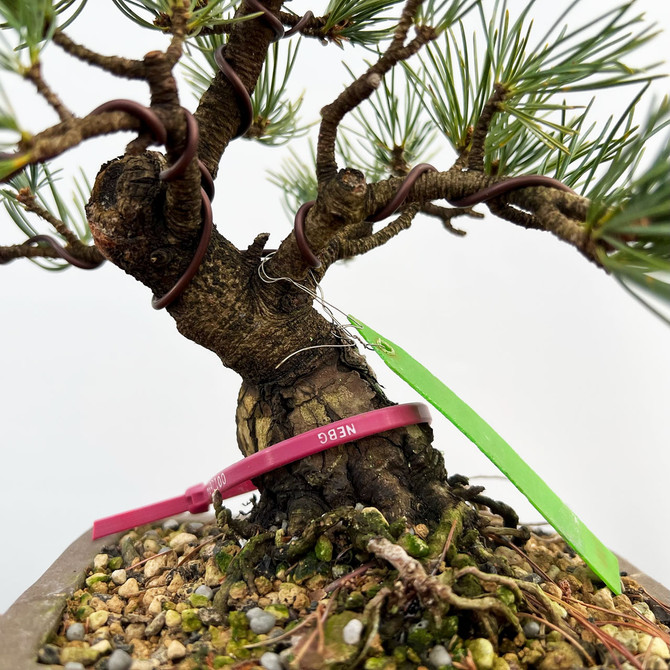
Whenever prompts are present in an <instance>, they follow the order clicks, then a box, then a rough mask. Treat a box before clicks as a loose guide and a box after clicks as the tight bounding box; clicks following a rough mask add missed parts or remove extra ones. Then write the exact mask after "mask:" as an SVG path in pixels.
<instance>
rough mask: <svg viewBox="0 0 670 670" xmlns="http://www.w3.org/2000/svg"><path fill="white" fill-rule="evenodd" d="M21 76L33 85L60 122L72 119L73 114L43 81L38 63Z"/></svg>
mask: <svg viewBox="0 0 670 670" xmlns="http://www.w3.org/2000/svg"><path fill="white" fill-rule="evenodd" d="M23 76H24V77H25V78H26V79H28V81H31V82H32V83H33V84H34V85H35V88H36V89H37V92H38V93H39V94H40V95H41V96H42V97H43V98H44V99H45V100H46V101H47V103H49V105H51V107H52V108H53V109H54V110H55V112H56V114H58V118H59V119H60V120H61V121H67V120H68V119H71V118H73V117H74V114H73V113H72V112H71V111H70V110H69V109H68V108H67V107H66V106H65V105H64V104H63V102H62V101H61V99H60V98H59V97H58V96H57V95H56V93H55V92H54V91H53V90H52V89H51V88H50V87H49V86H48V85H47V83H46V82H45V81H44V79H43V77H42V68H41V66H40V63H39V61H36V62H35V63H33V64H32V66H31V67H30V68H28V69H27V70H26V71H25V73H24V75H23Z"/></svg>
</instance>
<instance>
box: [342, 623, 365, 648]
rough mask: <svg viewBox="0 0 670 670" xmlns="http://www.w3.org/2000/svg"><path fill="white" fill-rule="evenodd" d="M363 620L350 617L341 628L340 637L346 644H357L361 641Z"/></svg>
mask: <svg viewBox="0 0 670 670" xmlns="http://www.w3.org/2000/svg"><path fill="white" fill-rule="evenodd" d="M362 632H363V622H362V621H361V620H360V619H352V620H351V621H350V622H349V623H348V624H347V625H346V626H345V627H344V628H343V629H342V639H343V640H344V642H345V643H346V644H358V643H359V642H360V641H361V633H362Z"/></svg>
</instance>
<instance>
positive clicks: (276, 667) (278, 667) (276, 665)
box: [260, 651, 284, 670]
mask: <svg viewBox="0 0 670 670" xmlns="http://www.w3.org/2000/svg"><path fill="white" fill-rule="evenodd" d="M260 660H261V665H262V666H263V667H264V668H265V670H284V664H283V663H282V661H281V658H280V656H279V654H275V653H273V652H271V651H266V652H265V653H264V654H263V655H262V656H261V659H260Z"/></svg>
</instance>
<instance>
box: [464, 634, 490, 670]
mask: <svg viewBox="0 0 670 670" xmlns="http://www.w3.org/2000/svg"><path fill="white" fill-rule="evenodd" d="M465 646H466V647H467V648H468V649H469V650H470V653H471V654H472V660H473V661H474V662H475V665H476V666H477V670H492V668H493V664H494V662H495V659H496V655H495V652H494V651H493V645H492V644H491V643H490V642H489V641H488V640H485V639H484V638H483V637H478V638H475V639H474V640H468V641H467V642H466V643H465Z"/></svg>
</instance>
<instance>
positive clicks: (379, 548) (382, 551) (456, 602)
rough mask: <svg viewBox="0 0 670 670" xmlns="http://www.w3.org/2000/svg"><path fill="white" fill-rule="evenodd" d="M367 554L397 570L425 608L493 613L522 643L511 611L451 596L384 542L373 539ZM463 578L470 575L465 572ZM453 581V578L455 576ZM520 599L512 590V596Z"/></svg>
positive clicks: (488, 599)
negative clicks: (445, 606) (501, 618)
mask: <svg viewBox="0 0 670 670" xmlns="http://www.w3.org/2000/svg"><path fill="white" fill-rule="evenodd" d="M368 550H369V551H371V552H372V553H374V554H375V555H376V556H378V557H379V558H383V559H384V560H386V561H388V562H389V563H390V564H391V565H392V566H393V567H394V568H395V569H396V570H398V573H399V577H400V579H401V580H402V581H404V582H406V583H407V584H410V585H411V586H412V587H413V588H414V589H415V590H416V592H417V594H418V595H419V597H420V598H421V600H422V602H423V603H424V605H425V606H426V607H429V608H434V609H437V610H439V609H440V608H442V607H443V605H444V604H445V603H446V604H449V605H453V606H454V607H456V608H457V609H462V610H474V611H477V612H493V613H495V614H497V615H499V616H501V617H503V618H504V619H506V620H507V621H508V622H509V623H510V624H511V625H512V626H513V627H514V628H515V630H516V632H517V634H518V635H520V636H521V638H522V639H523V630H522V628H521V624H520V623H519V619H518V618H517V616H516V615H515V614H514V612H513V611H512V609H511V608H510V607H508V606H507V605H506V604H505V603H503V602H502V600H500V599H499V598H496V597H493V596H483V597H480V598H467V597H463V596H459V595H457V594H456V593H454V591H453V589H452V588H451V586H449V585H448V584H446V583H444V581H442V580H440V579H438V578H437V577H431V576H430V575H428V574H427V573H426V571H425V569H424V567H423V566H422V565H421V563H419V561H418V560H416V559H415V558H412V557H411V556H410V555H409V554H408V553H407V552H406V551H405V550H404V549H403V548H402V547H400V546H399V545H397V544H394V543H393V542H390V541H389V540H387V539H386V538H372V539H371V540H370V541H369V542H368ZM475 572H476V573H477V575H478V576H484V577H485V578H486V579H489V580H490V581H498V580H504V579H506V578H504V577H500V576H499V575H486V574H484V573H481V572H479V571H478V570H476V569H475ZM463 574H472V573H471V572H470V571H469V570H468V569H466V571H464V573H463ZM454 577H456V575H454ZM517 593H518V594H519V595H520V591H519V589H518V588H515V595H516V594H517Z"/></svg>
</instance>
